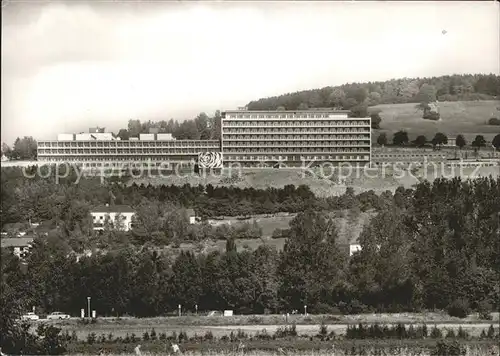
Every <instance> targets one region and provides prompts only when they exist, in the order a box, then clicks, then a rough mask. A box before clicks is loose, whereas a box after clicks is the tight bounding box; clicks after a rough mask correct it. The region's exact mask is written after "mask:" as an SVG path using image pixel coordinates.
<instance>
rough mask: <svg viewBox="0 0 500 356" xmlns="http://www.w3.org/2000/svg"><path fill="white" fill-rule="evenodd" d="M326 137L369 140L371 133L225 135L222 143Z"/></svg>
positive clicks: (305, 139)
mask: <svg viewBox="0 0 500 356" xmlns="http://www.w3.org/2000/svg"><path fill="white" fill-rule="evenodd" d="M224 136H226V135H224ZM324 139H330V140H352V139H357V140H359V139H366V140H368V141H369V140H370V135H265V136H264V135H260V136H252V135H227V137H224V141H222V144H223V145H226V144H227V142H228V141H234V140H251V141H254V143H253V144H256V143H255V140H271V141H277V140H281V141H283V140H286V141H289V140H293V141H310V140H324Z"/></svg>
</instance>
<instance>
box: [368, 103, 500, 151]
mask: <svg viewBox="0 0 500 356" xmlns="http://www.w3.org/2000/svg"><path fill="white" fill-rule="evenodd" d="M415 105H416V104H414V103H409V104H383V105H377V106H373V107H370V110H381V112H380V116H381V117H382V123H381V130H374V132H373V134H372V136H375V137H374V139H375V140H376V138H377V137H378V135H379V134H380V133H381V132H386V133H387V134H388V135H389V138H391V137H392V134H393V133H394V132H397V131H399V130H405V131H407V132H408V134H409V137H410V140H413V139H415V137H416V136H418V135H425V136H426V137H427V138H428V139H431V138H432V137H434V135H435V134H436V133H437V132H442V133H444V134H445V135H447V136H449V137H456V135H458V134H463V135H464V136H465V138H466V139H468V141H469V143H470V142H471V140H470V138H471V137H472V138H474V136H476V135H483V136H485V138H486V140H487V141H491V139H492V137H493V136H494V135H495V134H498V133H500V127H498V126H492V125H488V124H487V121H488V119H490V118H492V117H500V111H498V110H497V108H498V107H500V101H498V100H485V101H457V102H440V103H438V107H439V112H440V114H441V120H440V121H431V120H424V119H422V112H420V111H417V109H415Z"/></svg>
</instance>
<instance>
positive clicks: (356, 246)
mask: <svg viewBox="0 0 500 356" xmlns="http://www.w3.org/2000/svg"><path fill="white" fill-rule="evenodd" d="M358 251H361V245H360V244H350V245H349V256H352V255H353V254H354V253H355V252H358Z"/></svg>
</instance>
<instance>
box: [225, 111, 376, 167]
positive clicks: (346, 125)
mask: <svg viewBox="0 0 500 356" xmlns="http://www.w3.org/2000/svg"><path fill="white" fill-rule="evenodd" d="M348 114H349V111H344V110H341V111H339V110H331V109H325V110H319V109H311V110H295V111H277V110H273V111H247V110H233V111H226V112H224V113H223V114H222V123H221V130H222V132H221V137H222V140H221V143H222V148H221V151H222V154H223V156H224V166H229V165H231V164H233V163H239V164H241V165H243V166H249V167H252V166H259V165H260V164H262V162H266V163H268V164H270V166H271V167H275V166H279V165H280V163H282V164H284V165H285V166H297V165H302V164H303V163H304V162H311V161H314V162H317V163H324V162H331V163H333V164H338V163H341V162H349V163H351V164H354V165H365V164H367V163H369V162H370V159H371V119H370V118H369V117H367V118H352V117H348Z"/></svg>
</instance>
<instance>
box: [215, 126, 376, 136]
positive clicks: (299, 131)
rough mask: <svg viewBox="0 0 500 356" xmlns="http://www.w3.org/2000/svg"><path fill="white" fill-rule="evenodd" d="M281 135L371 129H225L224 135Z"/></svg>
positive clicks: (368, 131) (367, 128)
mask: <svg viewBox="0 0 500 356" xmlns="http://www.w3.org/2000/svg"><path fill="white" fill-rule="evenodd" d="M274 132H276V133H280V132H287V133H293V134H300V135H304V134H318V133H319V134H321V133H336V132H345V133H358V132H363V133H370V128H369V127H343V128H330V127H323V128H315V129H314V130H312V129H309V130H304V129H298V128H265V129H262V128H256V129H241V128H239V129H236V128H230V129H224V132H223V134H224V135H226V134H234V133H245V134H250V133H251V134H256V133H257V134H269V133H274Z"/></svg>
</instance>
